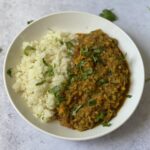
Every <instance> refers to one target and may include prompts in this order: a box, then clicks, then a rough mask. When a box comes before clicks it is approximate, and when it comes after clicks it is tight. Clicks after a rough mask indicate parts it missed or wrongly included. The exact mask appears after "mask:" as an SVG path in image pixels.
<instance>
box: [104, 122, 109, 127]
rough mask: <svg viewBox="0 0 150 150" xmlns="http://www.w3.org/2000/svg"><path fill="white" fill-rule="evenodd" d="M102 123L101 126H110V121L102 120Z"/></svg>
mask: <svg viewBox="0 0 150 150" xmlns="http://www.w3.org/2000/svg"><path fill="white" fill-rule="evenodd" d="M102 125H103V127H110V126H111V123H110V122H103V123H102Z"/></svg>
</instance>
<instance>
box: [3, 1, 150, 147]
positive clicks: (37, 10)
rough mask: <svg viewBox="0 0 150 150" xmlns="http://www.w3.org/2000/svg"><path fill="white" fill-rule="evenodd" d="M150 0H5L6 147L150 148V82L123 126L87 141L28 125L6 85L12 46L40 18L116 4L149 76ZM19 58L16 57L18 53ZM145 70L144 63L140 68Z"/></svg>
mask: <svg viewBox="0 0 150 150" xmlns="http://www.w3.org/2000/svg"><path fill="white" fill-rule="evenodd" d="M148 6H149V7H150V0H124V1H123V0H111V1H110V0H78V1H77V0H76V1H75V0H43V1H42V0H0V47H2V48H3V51H2V52H1V53H0V73H1V74H0V150H53V149H56V150H62V149H65V150H70V149H71V150H87V149H89V150H128V149H130V150H150V99H149V97H150V92H149V89H150V82H149V83H146V85H145V89H144V93H143V96H142V99H141V102H140V105H139V107H138V108H137V110H136V112H135V113H134V114H133V115H132V117H131V118H130V119H129V120H128V121H127V122H126V123H125V124H124V125H123V126H122V127H120V128H119V129H117V130H116V131H114V132H112V133H111V134H109V135H106V136H104V137H102V138H98V139H95V140H91V141H85V142H73V141H65V140H60V139H56V138H54V137H50V136H48V135H45V134H43V133H41V132H39V131H37V130H36V129H34V128H32V127H31V126H30V125H28V124H27V123H26V122H25V121H24V120H23V119H22V118H21V117H20V116H19V115H18V114H17V113H16V111H15V110H14V108H13V107H12V106H11V104H10V102H9V100H8V97H7V95H6V92H5V90H4V85H3V77H2V69H3V61H4V57H5V54H6V50H7V48H8V46H9V44H10V42H11V41H12V40H13V38H14V36H16V34H17V33H18V32H20V31H21V30H22V29H23V28H25V26H26V22H27V21H28V20H31V19H33V20H35V19H38V18H40V17H42V16H44V15H47V14H49V13H52V12H55V11H64V10H79V11H85V12H90V13H93V14H96V15H97V14H99V12H101V11H102V10H103V9H105V8H113V9H114V12H115V13H116V14H117V15H118V17H119V20H118V21H116V22H115V24H117V25H118V26H119V27H121V28H122V29H123V30H124V31H125V32H127V33H128V34H129V35H130V36H131V38H132V39H133V40H134V41H135V43H136V44H137V46H138V47H139V50H140V52H141V54H142V57H143V60H144V64H145V73H146V77H148V76H150V59H149V58H150V9H148ZM14 57H15V56H14ZM139 72H140V68H139Z"/></svg>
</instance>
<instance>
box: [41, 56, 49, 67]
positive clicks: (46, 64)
mask: <svg viewBox="0 0 150 150" xmlns="http://www.w3.org/2000/svg"><path fill="white" fill-rule="evenodd" d="M42 61H43V64H44V65H45V66H48V63H47V62H46V60H45V59H44V58H43V59H42Z"/></svg>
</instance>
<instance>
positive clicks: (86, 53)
mask: <svg viewBox="0 0 150 150" xmlns="http://www.w3.org/2000/svg"><path fill="white" fill-rule="evenodd" d="M80 53H81V55H83V56H89V54H90V53H89V50H88V48H87V47H86V48H81V50H80Z"/></svg>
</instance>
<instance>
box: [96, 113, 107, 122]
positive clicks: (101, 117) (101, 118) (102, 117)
mask: <svg viewBox="0 0 150 150" xmlns="http://www.w3.org/2000/svg"><path fill="white" fill-rule="evenodd" d="M104 117H105V112H101V113H100V114H99V115H97V117H96V122H99V121H103V119H104Z"/></svg>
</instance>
